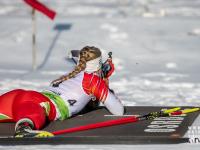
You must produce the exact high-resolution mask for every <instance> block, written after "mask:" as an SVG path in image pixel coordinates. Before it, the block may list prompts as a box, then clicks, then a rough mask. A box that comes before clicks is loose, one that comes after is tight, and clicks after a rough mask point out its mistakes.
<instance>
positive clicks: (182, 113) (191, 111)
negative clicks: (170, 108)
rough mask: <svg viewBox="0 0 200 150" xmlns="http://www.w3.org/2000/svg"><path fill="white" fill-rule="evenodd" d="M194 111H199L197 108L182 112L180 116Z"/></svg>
mask: <svg viewBox="0 0 200 150" xmlns="http://www.w3.org/2000/svg"><path fill="white" fill-rule="evenodd" d="M195 111H199V108H192V109H186V110H182V114H186V113H190V112H195Z"/></svg>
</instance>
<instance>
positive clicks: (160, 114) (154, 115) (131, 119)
mask: <svg viewBox="0 0 200 150" xmlns="http://www.w3.org/2000/svg"><path fill="white" fill-rule="evenodd" d="M179 109H180V107H177V108H173V109H168V110H165V111H159V112H153V113H149V114H146V115H142V116H134V117H128V118H123V119H117V120H112V121H106V122H101V123H96V124H91V125H85V126H80V127H75V128H71V129H65V130H61V131H55V132H52V134H53V135H58V134H64V133H69V132H76V131H81V130H88V129H94V128H101V127H106V126H112V125H117V124H124V123H130V122H137V121H142V120H149V119H155V118H158V117H166V116H172V115H179V114H185V113H191V112H195V111H198V110H199V108H193V109H187V110H182V111H178V112H174V111H177V110H179Z"/></svg>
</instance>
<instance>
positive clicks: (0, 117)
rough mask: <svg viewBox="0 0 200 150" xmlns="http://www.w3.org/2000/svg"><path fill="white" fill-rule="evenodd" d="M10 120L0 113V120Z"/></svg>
mask: <svg viewBox="0 0 200 150" xmlns="http://www.w3.org/2000/svg"><path fill="white" fill-rule="evenodd" d="M5 119H11V118H10V117H8V116H6V115H4V114H2V113H0V120H5Z"/></svg>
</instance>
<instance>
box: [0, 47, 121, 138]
mask: <svg viewBox="0 0 200 150" xmlns="http://www.w3.org/2000/svg"><path fill="white" fill-rule="evenodd" d="M109 64H110V66H111V68H112V69H111V70H110V72H108V74H107V75H106V77H105V78H103V77H102V75H103V73H102V56H101V51H100V50H99V49H98V48H95V47H89V46H86V47H84V48H83V49H82V50H81V51H80V52H79V62H78V64H77V67H76V68H75V69H74V71H73V72H72V73H69V74H66V75H64V76H62V77H60V78H59V79H56V80H54V81H53V82H52V83H51V85H50V86H49V87H48V88H47V89H46V90H44V91H43V92H41V93H39V92H36V91H25V90H22V89H17V90H13V91H10V92H8V93H5V94H3V95H2V96H0V122H16V125H15V131H16V134H15V135H14V136H15V137H34V136H36V137H40V136H48V135H51V134H49V133H48V132H45V131H34V130H32V129H35V130H40V129H42V128H43V126H44V125H45V123H46V121H52V120H65V119H67V118H69V117H71V116H72V115H74V114H76V113H78V112H80V111H81V110H82V109H83V108H84V107H85V106H90V107H91V106H93V107H94V108H96V109H97V108H98V105H99V100H100V101H101V102H102V103H103V104H104V105H105V106H106V108H107V109H108V110H109V111H110V112H111V113H112V114H114V115H123V114H124V107H123V105H122V103H121V101H120V100H119V99H118V98H117V97H116V96H115V95H114V94H113V92H111V90H110V89H109V87H108V76H110V75H111V74H112V72H113V71H114V66H113V64H112V62H111V61H109ZM92 98H96V100H95V101H94V100H92Z"/></svg>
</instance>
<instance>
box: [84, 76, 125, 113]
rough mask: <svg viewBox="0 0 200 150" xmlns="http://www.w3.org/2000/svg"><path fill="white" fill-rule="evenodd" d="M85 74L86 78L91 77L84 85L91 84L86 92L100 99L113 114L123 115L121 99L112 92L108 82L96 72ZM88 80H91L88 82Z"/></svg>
mask: <svg viewBox="0 0 200 150" xmlns="http://www.w3.org/2000/svg"><path fill="white" fill-rule="evenodd" d="M85 76H86V77H84V78H88V79H90V80H86V79H85V83H84V85H86V84H89V86H88V88H87V89H88V90H87V92H86V93H88V94H89V93H90V94H92V95H94V96H95V97H96V98H97V99H99V100H100V101H101V102H102V103H103V104H104V105H105V106H106V108H107V109H108V110H109V111H110V112H111V113H112V114H114V115H123V114H124V107H123V105H122V103H121V101H120V100H119V99H118V98H117V97H116V96H115V95H114V94H113V93H112V92H110V90H109V88H108V86H107V85H106V82H105V81H104V80H102V79H101V78H100V77H98V76H97V75H94V74H86V75H85ZM87 81H90V82H89V83H86V82H87Z"/></svg>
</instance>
